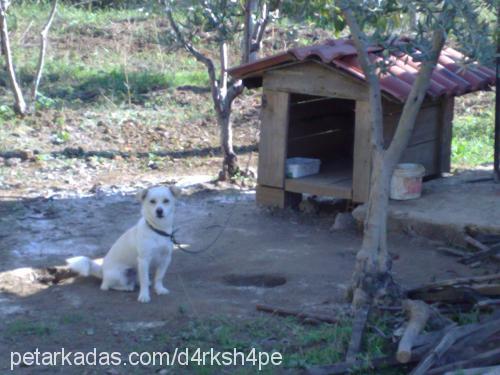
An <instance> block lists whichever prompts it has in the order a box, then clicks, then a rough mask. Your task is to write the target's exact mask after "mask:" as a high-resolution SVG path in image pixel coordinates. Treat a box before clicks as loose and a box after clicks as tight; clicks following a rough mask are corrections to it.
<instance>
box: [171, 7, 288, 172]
mask: <svg viewBox="0 0 500 375" xmlns="http://www.w3.org/2000/svg"><path fill="white" fill-rule="evenodd" d="M278 3H279V2H278ZM165 5H166V9H165V10H166V14H167V17H168V20H169V22H170V25H171V27H172V29H173V31H174V33H175V35H176V37H177V40H178V41H179V42H180V43H181V44H182V45H183V47H184V48H185V49H186V50H187V51H188V52H190V53H191V54H192V55H193V56H194V57H195V58H196V59H197V60H198V61H199V62H201V63H203V64H204V65H205V66H206V68H207V72H208V76H209V79H210V88H211V93H212V100H213V103H214V108H215V112H216V114H217V123H218V125H219V127H220V141H221V150H222V155H223V161H222V170H221V173H220V175H219V177H220V179H224V180H225V179H228V178H231V177H233V176H235V175H236V174H237V173H238V172H239V168H238V158H237V157H236V153H235V152H234V148H233V130H232V124H231V107H232V104H233V101H234V99H235V98H236V97H237V96H239V95H240V94H241V93H242V92H243V89H244V87H243V82H242V81H241V80H238V81H232V80H230V79H229V76H228V72H227V70H228V46H227V40H226V39H225V38H224V37H221V36H220V44H219V61H220V74H219V77H218V78H217V74H216V70H215V64H214V62H213V61H212V59H211V58H209V57H207V56H205V55H204V54H203V53H201V52H200V51H198V50H197V49H196V48H195V47H194V46H193V45H192V44H191V43H190V42H189V41H188V40H186V38H184V35H183V33H182V32H181V29H180V28H179V26H178V24H177V23H176V21H175V19H174V17H173V14H172V9H171V3H170V2H169V1H168V0H165ZM258 5H259V1H258V0H246V2H245V14H244V30H243V39H242V43H241V47H242V48H241V49H242V52H241V63H242V64H244V63H248V62H250V61H253V60H254V59H256V58H257V57H258V51H259V49H260V46H261V44H262V38H263V37H264V32H265V28H266V26H267V24H268V22H269V19H270V13H269V8H268V6H267V4H266V3H265V2H264V3H263V4H262V9H261V13H262V14H261V16H260V17H259V18H258V17H257V13H258V12H257V10H258ZM205 10H206V11H207V12H208V13H207V16H208V17H210V18H212V20H213V21H214V22H221V21H220V20H218V18H217V15H216V14H215V13H214V12H213V11H212V10H211V9H209V8H208V7H207V8H206V9H205ZM257 18H258V19H257Z"/></svg>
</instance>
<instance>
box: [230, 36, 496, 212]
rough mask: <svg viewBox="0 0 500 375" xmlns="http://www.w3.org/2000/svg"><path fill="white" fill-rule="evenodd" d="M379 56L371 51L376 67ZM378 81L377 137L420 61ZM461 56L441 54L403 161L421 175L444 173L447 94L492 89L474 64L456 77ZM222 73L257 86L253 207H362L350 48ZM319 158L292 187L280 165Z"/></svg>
mask: <svg viewBox="0 0 500 375" xmlns="http://www.w3.org/2000/svg"><path fill="white" fill-rule="evenodd" d="M380 51H381V49H380V48H377V47H373V48H371V49H370V51H369V53H370V55H371V56H372V58H374V59H380V57H379V56H377V54H378V53H379V52H380ZM391 58H392V60H393V62H394V64H393V65H392V66H391V67H390V68H389V73H388V74H385V75H384V76H382V77H381V79H380V84H381V89H382V93H383V111H384V138H385V140H386V143H387V144H388V143H389V142H390V140H391V138H392V136H393V134H394V132H395V129H396V126H397V122H398V119H399V116H400V114H401V111H402V108H403V105H404V102H405V100H406V98H407V97H408V94H409V92H410V89H411V85H412V83H413V81H414V80H415V77H416V75H417V72H418V65H419V63H417V62H414V61H413V60H412V59H411V57H409V56H407V55H398V56H395V55H394V56H391ZM462 58H463V56H462V55H461V54H460V53H459V52H457V51H455V50H453V49H451V48H445V49H444V50H443V52H442V54H441V56H440V59H439V64H438V66H437V67H436V69H435V71H434V72H433V76H432V81H431V84H430V87H429V89H428V91H427V97H426V99H425V101H424V103H423V105H422V108H421V110H420V113H419V115H418V118H417V121H416V125H415V130H414V132H413V136H412V138H411V140H410V143H409V146H408V148H407V149H406V151H405V153H404V155H403V158H402V160H401V161H402V162H413V163H420V164H422V165H424V167H425V169H426V177H435V176H439V175H440V174H441V173H442V172H446V171H449V169H450V151H451V132H452V119H453V102H454V96H457V95H462V94H465V93H468V92H473V91H477V90H481V89H487V88H489V87H490V85H492V84H494V81H495V73H494V72H493V71H492V70H491V69H488V68H485V67H482V66H479V65H475V66H474V69H468V70H463V69H460V66H459V64H458V61H459V60H460V59H462ZM229 73H230V74H231V75H232V76H233V77H234V78H238V79H242V80H243V82H244V84H245V86H246V87H248V88H255V87H261V86H262V87H263V94H262V113H261V129H260V142H259V165H258V187H257V202H258V203H259V204H262V205H267V206H278V207H284V206H286V205H287V204H291V203H292V202H294V201H297V200H298V199H299V198H300V197H301V194H302V193H308V194H314V195H321V196H332V197H336V198H344V199H349V200H353V201H355V202H364V201H366V200H367V198H368V193H369V186H370V169H371V147H370V118H369V106H368V86H367V84H366V83H365V80H364V75H363V72H362V70H361V68H360V66H359V64H358V62H357V58H356V50H355V48H354V46H353V45H352V43H351V41H349V40H336V41H332V40H330V41H327V42H325V43H323V44H320V45H315V46H309V47H301V48H295V49H291V50H288V51H286V52H284V53H281V54H279V55H275V56H271V57H268V58H264V59H261V60H258V61H256V62H253V63H250V64H245V65H241V66H238V67H236V68H233V69H231V70H230V71H229ZM294 156H300V157H314V158H319V159H321V169H320V173H319V174H316V175H312V176H307V177H302V178H296V179H290V178H286V176H285V162H286V159H287V158H290V157H294Z"/></svg>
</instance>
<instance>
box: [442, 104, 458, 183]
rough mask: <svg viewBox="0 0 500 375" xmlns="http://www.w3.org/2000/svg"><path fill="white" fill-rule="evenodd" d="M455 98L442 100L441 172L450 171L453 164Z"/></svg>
mask: <svg viewBox="0 0 500 375" xmlns="http://www.w3.org/2000/svg"><path fill="white" fill-rule="evenodd" d="M454 102H455V100H454V98H444V99H443V100H442V102H441V124H440V125H441V126H440V127H439V129H440V141H439V153H438V156H439V165H438V168H439V172H441V173H443V172H449V171H450V166H451V138H452V123H453V109H454Z"/></svg>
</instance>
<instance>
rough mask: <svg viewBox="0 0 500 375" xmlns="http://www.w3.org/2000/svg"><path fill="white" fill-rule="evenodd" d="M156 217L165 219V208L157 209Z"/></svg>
mask: <svg viewBox="0 0 500 375" xmlns="http://www.w3.org/2000/svg"><path fill="white" fill-rule="evenodd" d="M156 217H158V218H159V219H161V218H162V217H163V208H157V209H156Z"/></svg>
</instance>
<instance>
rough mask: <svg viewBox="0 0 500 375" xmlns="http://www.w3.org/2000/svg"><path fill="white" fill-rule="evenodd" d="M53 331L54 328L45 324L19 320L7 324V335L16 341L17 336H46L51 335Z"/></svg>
mask: <svg viewBox="0 0 500 375" xmlns="http://www.w3.org/2000/svg"><path fill="white" fill-rule="evenodd" d="M52 330H53V329H52V327H50V326H49V325H47V324H45V323H43V322H33V321H30V320H27V319H19V320H15V321H13V322H11V323H9V324H7V327H6V329H5V333H6V335H7V336H8V337H12V338H13V339H15V337H16V336H46V335H50V334H51V333H52Z"/></svg>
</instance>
